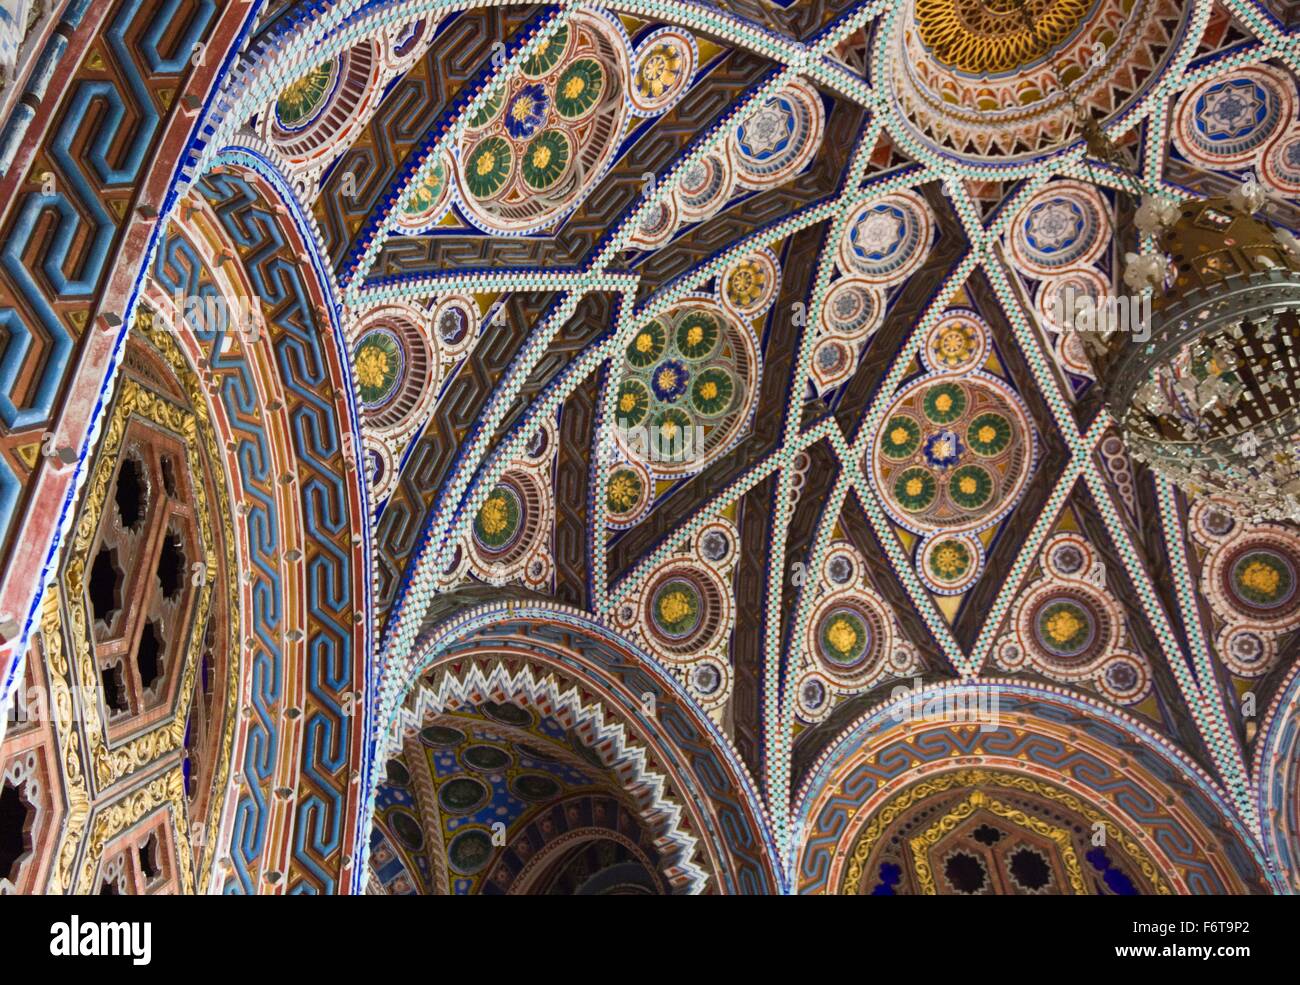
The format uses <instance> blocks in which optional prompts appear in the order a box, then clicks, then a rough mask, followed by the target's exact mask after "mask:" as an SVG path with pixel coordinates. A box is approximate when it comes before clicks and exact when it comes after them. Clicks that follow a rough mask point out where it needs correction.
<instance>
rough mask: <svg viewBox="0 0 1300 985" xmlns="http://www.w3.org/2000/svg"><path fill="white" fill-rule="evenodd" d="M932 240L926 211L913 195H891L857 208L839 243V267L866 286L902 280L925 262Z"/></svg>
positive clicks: (922, 203)
mask: <svg viewBox="0 0 1300 985" xmlns="http://www.w3.org/2000/svg"><path fill="white" fill-rule="evenodd" d="M932 238H933V219H932V217H931V214H930V207H929V206H928V205H926V204H925V201H924V199H922V198H921V197H920V196H918V195H916V194H915V193H914V192H894V193H891V194H889V195H884V196H882V197H881V198H878V199H875V200H874V201H871V202H865V203H863V204H862V205H859V206H858V207H857V208H856V209H854V210H853V212H852V213H851V214H850V216H849V220H848V223H847V224H846V226H845V230H844V234H843V236H842V237H841V238H840V243H839V254H838V256H839V264H840V267H841V269H843V270H844V271H845V272H846V273H849V274H855V275H857V276H858V277H860V278H861V279H862V280H864V281H866V282H867V283H868V284H878V285H889V284H897V283H898V282H900V281H903V280H906V279H907V278H908V277H910V276H911V275H912V274H913V273H915V272H916V271H917V270H918V269H919V268H920V266H921V264H922V263H924V262H925V258H926V256H927V254H928V253H929V252H930V242H931V239H932Z"/></svg>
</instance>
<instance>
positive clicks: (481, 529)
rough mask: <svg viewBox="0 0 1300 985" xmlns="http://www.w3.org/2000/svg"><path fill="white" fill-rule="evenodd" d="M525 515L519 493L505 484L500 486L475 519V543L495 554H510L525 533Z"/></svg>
mask: <svg viewBox="0 0 1300 985" xmlns="http://www.w3.org/2000/svg"><path fill="white" fill-rule="evenodd" d="M523 511H524V506H523V502H522V501H521V499H520V496H519V491H518V490H517V489H515V488H514V487H513V486H511V485H508V484H506V483H504V482H503V483H500V484H498V485H497V486H496V487H495V488H493V490H492V491H491V492H490V493H489V494H488V497H487V499H485V500H484V501H483V505H482V506H480V507H479V510H478V513H477V514H476V515H475V517H474V539H475V540H476V541H477V542H478V544H479V546H480V547H482V548H483V549H484V550H485V551H488V552H490V553H493V554H499V553H501V552H503V551H506V550H509V548H510V547H511V546H512V545H513V544H514V543H515V540H516V539H517V538H518V537H519V532H520V530H522V529H523V524H522V522H521V520H522V516H523Z"/></svg>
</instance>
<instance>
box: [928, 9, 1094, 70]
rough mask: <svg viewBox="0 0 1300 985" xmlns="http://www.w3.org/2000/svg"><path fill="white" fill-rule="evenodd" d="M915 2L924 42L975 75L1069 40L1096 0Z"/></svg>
mask: <svg viewBox="0 0 1300 985" xmlns="http://www.w3.org/2000/svg"><path fill="white" fill-rule="evenodd" d="M915 2H916V6H915V19H916V27H917V31H918V32H919V34H920V36H921V43H922V44H924V45H925V47H926V48H927V49H929V51H930V52H931V53H932V54H933V55H934V57H935V58H936V59H937V60H938V61H940V62H942V63H943V64H944V65H946V66H948V67H949V68H952V69H956V70H957V71H958V72H966V73H968V74H971V75H1000V74H1002V73H1004V72H1010V71H1013V70H1015V69H1017V68H1020V67H1021V66H1024V65H1029V64H1032V63H1033V62H1036V61H1038V60H1039V59H1040V58H1042V57H1043V56H1044V55H1047V54H1050V53H1051V52H1052V51H1053V50H1054V49H1055V48H1057V47H1058V46H1060V45H1061V44H1063V43H1064V42H1066V41H1067V40H1069V38H1070V36H1071V35H1072V34H1073V33H1074V32H1075V31H1076V30H1077V29H1078V27H1079V25H1080V23H1082V21H1083V19H1084V17H1085V16H1086V15H1087V14H1088V11H1089V10H1091V9H1092V7H1093V6H1094V3H1093V0H915ZM1022 5H1023V7H1024V8H1025V9H1026V12H1027V13H1028V14H1029V15H1030V18H1031V19H1032V22H1033V24H1034V25H1035V27H1034V28H1032V29H1031V28H1030V26H1029V22H1028V21H1029V19H1028V18H1026V17H1025V12H1022V10H1021V9H1020V8H1021V6H1022Z"/></svg>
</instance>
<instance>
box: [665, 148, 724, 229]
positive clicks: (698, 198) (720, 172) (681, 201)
mask: <svg viewBox="0 0 1300 985" xmlns="http://www.w3.org/2000/svg"><path fill="white" fill-rule="evenodd" d="M734 187H735V174H734V172H733V170H732V167H731V161H730V159H729V158H727V157H726V156H725V155H723V154H719V153H718V152H716V151H710V152H709V153H707V154H705V155H704V156H703V157H702V158H700V159H699V160H698V161H695V162H693V163H691V164H689V165H687V167H686V168H685V169H684V170H683V171H682V176H681V180H680V181H679V182H678V183H677V195H676V196H675V197H676V199H677V204H678V210H679V213H680V215H681V218H682V220H683V221H685V222H699V221H701V220H703V219H707V218H709V216H711V215H713V214H714V213H716V212H717V211H718V210H719V209H720V208H722V206H723V205H725V204H726V203H727V200H728V199H730V198H731V193H732V190H733V188H734Z"/></svg>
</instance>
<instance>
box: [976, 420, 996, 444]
mask: <svg viewBox="0 0 1300 985" xmlns="http://www.w3.org/2000/svg"><path fill="white" fill-rule="evenodd" d="M997 436H998V432H997V431H996V430H995V429H994V428H993V426H992V425H991V424H985V425H984V426H983V427H982V428H980V429H979V434H978V437H979V439H980V444H984V445H988V444H992V443H993V439H994V438H996V437H997Z"/></svg>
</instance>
